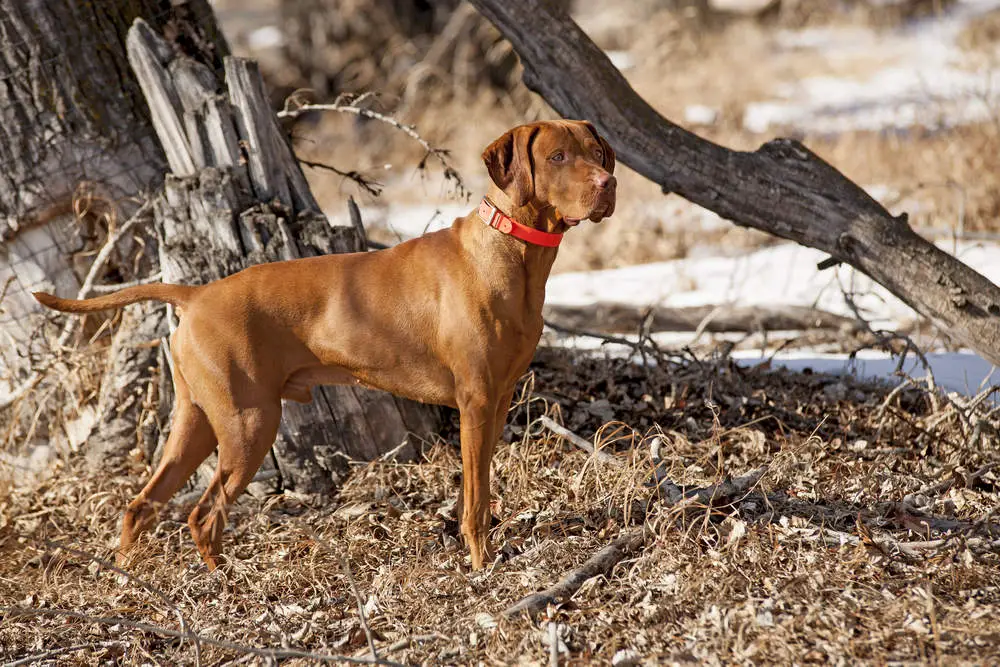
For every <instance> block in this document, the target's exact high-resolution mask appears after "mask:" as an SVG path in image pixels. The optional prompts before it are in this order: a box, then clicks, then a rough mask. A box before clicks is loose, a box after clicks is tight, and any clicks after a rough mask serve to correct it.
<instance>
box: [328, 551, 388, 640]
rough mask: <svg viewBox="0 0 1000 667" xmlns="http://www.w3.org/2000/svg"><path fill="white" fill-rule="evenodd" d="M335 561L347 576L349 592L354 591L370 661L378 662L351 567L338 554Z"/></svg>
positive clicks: (363, 604)
mask: <svg viewBox="0 0 1000 667" xmlns="http://www.w3.org/2000/svg"><path fill="white" fill-rule="evenodd" d="M337 560H338V561H340V567H342V568H343V570H344V573H345V574H346V575H347V581H348V582H349V583H350V584H351V590H352V591H354V599H355V601H356V602H357V603H358V618H359V619H360V620H361V629H362V630H364V631H365V637H367V638H368V650H369V651H371V654H372V659H373V660H378V652H377V651H376V650H375V639H374V638H373V637H372V631H371V628H369V627H368V619H367V617H366V616H365V601H364V599H363V598H362V597H361V591H360V590H359V589H358V582H356V581H355V580H354V573H353V572H351V566H350V564H349V563H348V562H347V559H346V558H344V557H343V556H341V555H340V554H339V553H338V554H337Z"/></svg>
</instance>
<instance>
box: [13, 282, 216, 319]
mask: <svg viewBox="0 0 1000 667" xmlns="http://www.w3.org/2000/svg"><path fill="white" fill-rule="evenodd" d="M199 289H201V288H200V287H193V286H189V285H168V284H165V283H152V284H150V285H136V286H134V287H126V288H125V289H123V290H119V291H117V292H112V293H111V294H106V295H104V296H99V297H96V298H93V299H60V298H59V297H57V296H53V295H52V294H48V293H46V292H32V296H34V297H35V298H36V299H38V302H39V303H40V304H42V305H43V306H45V307H47V308H52V309H53V310H60V311H62V312H64V313H93V312H95V311H98V310H110V309H111V308H121V307H122V306H127V305H129V304H130V303H137V302H139V301H165V302H166V303H169V304H171V305H173V306H177V307H184V306H185V305H187V303H188V301H190V300H191V297H192V296H193V295H194V293H195V292H196V291H197V290H199Z"/></svg>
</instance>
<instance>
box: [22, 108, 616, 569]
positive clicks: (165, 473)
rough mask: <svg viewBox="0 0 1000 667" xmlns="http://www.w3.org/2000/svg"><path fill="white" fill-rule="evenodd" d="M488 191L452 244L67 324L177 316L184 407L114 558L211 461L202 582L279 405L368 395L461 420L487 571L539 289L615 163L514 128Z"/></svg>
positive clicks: (297, 263)
mask: <svg viewBox="0 0 1000 667" xmlns="http://www.w3.org/2000/svg"><path fill="white" fill-rule="evenodd" d="M483 161H484V162H485V163H486V167H487V169H488V170H489V174H490V178H491V179H492V181H493V185H492V186H491V187H490V189H489V194H488V195H487V196H486V197H485V198H484V199H483V200H482V203H481V204H480V205H479V207H478V209H477V210H474V211H473V212H471V213H470V214H469V215H467V216H465V217H464V218H458V219H456V220H455V222H454V224H452V226H451V227H450V228H448V229H444V230H441V231H438V232H434V233H431V234H426V235H424V236H422V237H420V238H417V239H413V240H410V241H407V242H405V243H401V244H399V245H397V246H395V247H393V248H389V249H387V250H381V251H377V252H362V253H353V254H341V255H327V256H322V257H310V258H305V259H297V260H292V261H287V262H275V263H272V264H260V265H257V266H252V267H250V268H248V269H245V270H243V271H240V272H239V273H236V274H234V275H232V276H229V277H227V278H223V279H222V280H218V281H215V282H213V283H209V284H207V285H203V286H198V287H194V286H183V285H167V284H150V285H140V286H136V287H129V288H126V289H123V290H121V291H119V292H116V293H113V294H109V295H106V296H101V297H98V298H94V299H86V300H82V301H75V300H69V299H59V298H57V297H54V296H52V295H50V294H45V293H41V292H39V293H36V294H35V297H36V298H37V299H38V300H39V301H40V302H41V303H42V304H44V305H45V306H48V307H49V308H54V309H56V310H61V311H64V312H71V313H85V312H92V311H98V310H105V309H109V308H119V307H121V306H125V305H128V304H131V303H136V302H138V301H147V300H156V301H165V302H167V303H170V304H173V305H174V306H176V307H177V309H178V312H179V316H180V325H179V326H178V328H177V330H176V331H175V332H174V334H173V336H172V338H171V346H170V349H171V353H172V355H173V360H174V385H175V388H176V394H177V403H176V406H175V409H174V417H173V424H172V426H171V431H170V437H169V439H168V441H167V444H166V448H165V450H164V453H163V459H162V461H161V462H160V465H159V467H158V468H157V470H156V472H155V473H154V474H153V477H152V479H150V480H149V483H148V484H146V486H145V488H143V489H142V491H141V492H140V493H139V495H138V496H137V497H136V498H135V500H133V501H132V502H131V503H130V504H129V506H128V509H127V510H126V511H125V516H124V519H123V521H122V534H121V547H120V549H119V552H118V559H119V561H122V560H123V559H124V557H125V554H126V552H127V550H128V548H129V547H130V545H132V544H133V543H134V542H135V541H136V539H137V538H138V536H139V535H140V534H141V533H142V532H143V531H145V530H147V529H149V528H150V527H151V526H152V525H153V523H154V521H155V520H156V516H157V510H158V508H159V507H160V506H162V505H163V504H164V503H166V502H167V501H168V500H169V499H170V498H171V497H172V496H173V495H174V494H175V493H176V492H177V491H178V490H179V489H180V488H181V486H182V485H183V484H184V483H185V481H187V479H188V478H189V477H190V476H191V475H192V473H193V472H194V471H195V469H196V468H197V467H198V465H199V464H201V463H202V461H204V460H205V458H206V457H207V456H208V455H209V454H210V453H211V452H212V451H213V450H214V449H216V448H218V459H219V462H218V467H217V468H216V470H215V475H214V477H213V478H212V481H211V483H210V484H209V487H208V489H206V491H205V494H204V495H203V496H202V497H201V500H200V501H199V502H198V505H197V506H196V507H195V509H194V510H193V511H192V512H191V515H190V518H189V520H188V524H189V525H190V527H191V534H192V536H193V538H194V541H195V544H197V546H198V550H199V551H200V553H201V556H202V558H203V559H204V560H205V563H206V564H207V565H208V567H209V569H214V568H215V567H216V566H217V565H218V562H219V559H220V557H221V554H220V551H221V542H222V530H223V528H224V526H225V523H226V514H227V508H228V505H229V504H230V503H232V502H233V501H234V500H235V499H236V498H237V496H239V495H240V493H242V492H243V490H244V489H245V488H246V486H247V484H248V483H249V482H250V481H251V479H252V478H253V476H254V474H255V473H256V471H257V469H258V467H259V466H260V464H261V462H262V461H263V459H264V456H265V455H266V454H267V452H268V450H269V449H270V448H271V445H272V444H273V443H274V439H275V436H276V435H277V431H278V423H279V421H280V419H281V399H283V398H285V399H291V400H294V401H300V402H308V401H309V400H310V398H311V396H310V390H311V388H312V387H314V386H316V385H322V384H348V383H357V384H361V385H365V386H369V387H375V388H378V389H383V390H386V391H389V392H392V393H394V394H398V395H400V396H405V397H408V398H412V399H416V400H418V401H423V402H426V403H436V404H441V405H447V406H451V407H455V408H458V410H459V412H460V418H461V440H462V487H463V488H462V497H461V500H462V507H463V510H464V511H463V513H462V516H461V531H462V534H463V536H464V537H465V540H466V542H467V544H468V547H469V550H470V552H471V556H472V567H473V568H474V569H479V568H481V567H483V565H484V563H487V562H488V561H489V560H491V558H492V556H491V549H490V547H489V544H488V539H487V537H488V536H487V532H488V529H489V520H490V511H489V499H490V460H491V458H492V457H493V450H494V447H495V445H496V443H497V441H498V440H499V438H500V436H501V432H502V430H503V425H504V422H505V421H506V417H507V410H508V408H509V406H510V400H511V395H512V393H513V391H514V385H515V383H516V382H517V380H518V378H520V377H521V375H522V374H523V373H524V372H525V371H526V370H527V368H528V364H529V362H530V361H531V358H532V356H533V354H534V351H535V347H536V345H537V344H538V339H539V337H540V336H541V333H542V302H543V300H544V298H545V282H546V280H547V279H548V277H549V271H550V269H551V267H552V263H553V261H555V258H556V252H557V250H558V245H559V242H560V240H561V239H562V234H563V232H565V231H566V229H567V228H569V227H573V226H575V225H577V224H578V223H579V222H580V221H581V220H583V219H585V218H589V219H590V220H592V221H594V222H599V221H601V220H602V219H603V218H606V217H608V216H610V215H611V214H612V212H613V211H614V209H615V189H616V180H615V177H614V176H612V172H613V171H614V167H615V155H614V151H612V150H611V147H610V146H609V145H608V142H607V141H605V140H604V139H603V138H601V137H600V136H598V134H597V132H596V131H595V129H594V127H593V126H592V125H591V124H590V123H588V122H582V121H550V122H539V123H532V124H530V125H522V126H520V127H516V128H514V129H512V130H510V131H509V132H507V133H506V134H504V135H503V136H502V137H500V138H499V139H497V140H496V141H494V142H493V143H492V144H490V146H489V147H488V148H487V149H486V150H485V151H484V152H483Z"/></svg>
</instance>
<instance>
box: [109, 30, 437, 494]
mask: <svg viewBox="0 0 1000 667" xmlns="http://www.w3.org/2000/svg"><path fill="white" fill-rule="evenodd" d="M127 45H128V55H129V62H130V63H131V64H132V67H133V69H134V70H135V72H136V74H137V76H138V78H139V82H140V85H141V86H142V89H143V92H144V93H145V95H146V99H147V100H148V102H149V106H150V110H151V112H152V119H153V126H154V127H155V128H156V131H157V134H158V135H159V137H160V140H161V142H162V144H163V147H164V150H165V152H166V154H167V159H168V161H169V164H170V170H171V172H172V174H170V175H168V176H167V179H166V183H165V186H164V191H163V193H162V194H161V195H160V196H159V197H158V198H157V200H156V203H155V227H156V229H157V233H158V235H159V237H160V243H159V257H160V266H161V269H162V272H163V280H164V281H165V282H176V283H187V284H199V283H205V282H208V281H211V280H215V279H218V278H221V277H223V276H226V275H229V274H231V273H234V272H235V271H238V270H240V269H242V268H245V267H246V266H248V265H250V264H255V263H259V262H264V261H276V260H285V259H294V258H298V257H304V256H310V255H319V254H328V253H335V252H358V251H362V250H364V248H363V247H362V245H363V242H362V240H361V238H360V237H359V235H358V233H357V232H356V230H355V229H354V227H353V226H345V227H333V226H331V224H330V223H329V221H328V220H327V218H326V216H324V215H323V214H322V213H321V212H320V209H319V206H318V204H317V203H316V201H315V200H314V199H313V196H312V193H311V192H310V191H309V186H308V185H307V183H306V180H305V177H304V176H303V175H302V171H301V169H300V168H299V165H298V162H297V161H296V160H295V157H294V155H293V153H292V151H291V148H290V146H289V144H288V142H287V140H286V138H285V136H284V135H283V134H282V132H281V130H280V128H279V126H278V123H277V119H276V117H275V115H274V113H273V112H272V111H271V108H270V106H269V104H268V100H267V97H266V94H265V91H264V84H263V81H262V80H261V77H260V74H259V72H258V70H257V66H256V64H255V63H254V62H252V61H248V60H244V59H240V58H232V57H228V58H226V59H225V86H224V87H222V86H220V82H219V80H218V79H217V78H216V76H215V75H214V73H213V72H212V71H211V70H210V69H209V68H207V67H205V66H204V65H202V64H200V63H198V62H196V61H195V60H192V59H190V58H187V57H185V56H183V55H178V54H177V53H176V52H175V51H173V50H171V49H170V48H169V47H168V45H167V43H166V42H165V41H164V40H163V39H162V38H160V37H159V36H158V35H157V34H156V33H155V32H154V31H153V30H151V29H150V27H149V26H148V25H147V24H145V23H144V22H142V21H141V20H140V21H136V23H135V25H134V26H133V28H132V29H131V30H130V31H129V35H128V41H127ZM313 398H314V400H313V402H312V403H310V404H308V405H302V404H298V403H292V402H286V403H285V405H284V418H283V420H282V426H281V431H280V434H279V437H278V442H277V443H276V444H275V448H274V453H275V461H274V463H276V464H277V468H278V472H279V475H280V476H279V478H278V479H279V482H280V483H281V484H282V485H283V486H284V487H285V488H292V489H295V490H297V491H300V492H309V493H322V492H324V491H327V490H329V488H330V487H331V485H332V484H333V482H334V480H335V479H336V477H337V474H338V472H339V471H341V470H342V469H343V463H344V461H343V457H344V455H347V456H350V457H352V458H359V459H372V458H375V457H377V456H379V455H380V454H383V453H384V452H386V451H388V450H390V449H393V448H395V447H397V446H398V445H400V444H402V443H403V442H405V441H406V440H407V437H408V435H409V434H410V433H416V434H417V435H419V436H425V435H427V434H429V433H430V432H432V431H433V430H435V429H436V428H437V425H438V422H437V418H438V410H437V409H436V408H433V407H431V406H425V405H420V404H417V403H414V402H412V401H404V400H402V399H397V398H395V397H393V396H391V395H389V394H386V393H383V392H376V391H372V390H366V389H361V388H356V387H329V388H322V389H318V390H316V391H314V392H313ZM413 451H414V449H413V447H412V445H408V446H407V447H404V448H403V449H402V450H401V455H402V456H406V455H412V454H413Z"/></svg>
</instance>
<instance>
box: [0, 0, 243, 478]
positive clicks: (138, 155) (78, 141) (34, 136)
mask: <svg viewBox="0 0 1000 667" xmlns="http://www.w3.org/2000/svg"><path fill="white" fill-rule="evenodd" d="M137 16H143V17H146V19H147V20H148V21H149V22H150V23H151V24H153V25H155V26H156V27H157V28H158V29H160V30H164V31H166V32H168V33H169V34H170V35H171V48H172V49H176V50H179V51H184V52H188V53H197V54H199V55H200V57H202V59H203V60H204V62H206V63H207V64H208V65H209V66H211V67H218V68H221V65H222V57H223V56H224V55H225V54H226V53H227V47H226V44H225V41H224V40H223V39H222V37H221V33H220V32H219V30H218V27H217V26H216V25H215V23H214V19H213V17H212V13H211V9H210V7H209V6H208V5H207V2H206V0H187V1H185V2H171V1H170V0H108V1H104V2H99V3H94V2H90V3H83V2H78V1H75V0H56V1H53V2H43V1H42V0H31V1H28V2H25V1H24V0H0V39H2V40H3V44H4V46H3V49H0V80H2V81H3V82H4V83H3V85H2V86H0V166H2V169H0V285H6V284H7V283H8V280H10V283H9V285H8V287H9V289H7V290H6V293H5V295H4V297H5V298H4V300H3V307H2V311H0V333H2V334H3V338H4V341H5V342H4V345H3V346H2V347H0V407H6V404H8V403H9V402H10V401H11V400H12V398H13V396H11V397H7V398H5V397H4V396H3V394H4V393H6V391H7V390H10V389H20V390H22V391H20V392H18V391H15V392H13V394H14V395H20V396H27V397H28V401H29V402H30V401H31V398H30V394H29V392H30V389H31V388H32V386H34V381H32V382H30V383H29V382H25V380H26V379H27V378H32V377H37V374H35V373H32V372H30V371H31V370H32V369H31V368H30V367H29V364H31V363H32V362H35V363H38V362H40V363H42V364H44V363H47V362H49V361H51V360H52V358H53V357H54V355H55V354H57V353H58V350H53V349H50V348H49V347H48V345H47V344H46V341H45V340H44V337H42V336H39V335H38V331H39V329H40V327H41V324H42V322H43V320H44V315H43V314H42V313H41V312H40V308H39V307H38V304H37V302H35V301H34V299H33V298H32V297H31V295H30V292H31V291H32V290H38V289H41V290H45V291H55V292H58V293H70V294H76V292H77V290H78V289H79V288H80V286H81V279H82V277H83V275H84V274H86V272H87V270H88V268H89V264H90V260H91V259H92V258H93V255H92V253H91V252H90V251H91V250H93V249H94V248H95V247H96V246H97V245H99V244H100V242H101V238H100V237H101V236H102V235H104V234H105V232H106V230H105V229H104V227H111V226H113V225H114V224H121V223H122V222H124V220H125V219H126V218H128V217H129V216H130V215H131V214H132V213H133V212H134V210H135V209H136V207H137V199H138V197H137V196H138V195H139V194H140V193H141V192H143V191H147V190H149V189H150V188H154V187H157V186H158V185H159V183H160V182H161V181H162V178H163V172H164V170H165V168H166V160H165V157H164V155H163V151H162V150H161V148H160V146H159V143H158V142H157V140H156V135H155V132H154V131H153V128H152V126H151V124H150V118H149V113H148V111H147V109H146V106H145V104H144V103H143V99H142V95H141V93H140V91H139V87H138V85H137V82H136V80H135V78H134V76H133V75H132V72H131V70H130V69H129V68H128V66H127V65H128V64H127V61H126V57H125V49H124V37H125V33H126V31H127V30H128V27H129V26H130V25H131V23H132V21H133V20H134V19H135V18H136V17H137ZM83 211H87V212H83ZM137 235H138V236H140V237H141V236H142V233H141V231H140V232H138V233H137ZM130 239H131V237H129V240H130ZM146 241H149V239H146ZM122 246H123V247H122V248H121V251H120V252H119V253H118V255H116V257H117V259H118V260H119V261H116V262H111V263H110V265H109V267H108V270H107V272H106V273H107V275H108V276H109V277H111V278H112V280H126V281H127V280H129V279H131V278H132V277H133V273H134V270H135V269H138V270H139V271H142V272H148V271H151V270H153V268H154V267H155V260H154V259H153V258H151V257H150V256H149V255H148V254H147V255H144V256H143V255H142V254H141V252H140V251H141V248H140V246H138V245H136V244H134V243H129V242H128V241H126V242H124V243H123V244H122ZM147 246H148V243H147ZM136 257H142V259H141V261H138V262H136V261H135V259H136ZM140 308H142V307H140ZM151 313H152V311H151V310H139V309H137V310H136V311H133V313H131V314H130V315H129V317H130V318H131V317H135V321H137V322H142V326H141V327H139V329H132V328H122V329H120V331H119V332H118V334H116V336H115V339H114V341H113V343H112V345H111V347H110V348H109V359H108V363H107V366H108V368H109V372H107V373H106V374H105V377H104V381H103V382H102V384H101V391H100V399H99V402H98V406H99V413H100V416H99V418H98V425H97V435H96V436H95V437H92V438H91V444H92V445H93V455H92V456H91V459H92V460H94V461H96V462H97V463H98V465H100V466H102V467H105V468H106V466H107V459H106V456H107V455H108V454H109V452H110V451H111V450H113V449H115V447H114V446H113V443H117V445H120V448H124V452H121V451H119V452H117V453H118V454H122V453H127V451H128V449H130V448H131V447H132V446H134V445H135V444H136V442H137V440H140V441H141V439H142V438H141V436H140V437H137V429H139V422H140V420H143V416H142V415H143V414H147V413H144V411H143V410H144V408H143V406H144V405H146V404H147V403H148V401H147V400H145V399H143V400H137V398H141V397H143V396H145V395H147V394H148V390H149V388H150V385H149V380H150V379H151V378H153V376H155V374H156V373H155V370H156V368H157V366H158V360H157V357H158V352H157V350H156V349H155V347H150V345H149V344H148V340H149V339H148V338H145V337H142V335H146V334H150V333H152V332H153V331H154V330H155V326H153V325H154V324H155V322H153V321H150V320H149V319H148V317H146V316H147V315H150V314H151ZM137 331H138V332H139V333H140V334H142V335H140V336H139V337H136V336H134V335H133V334H135V333H136V332H137ZM8 343H11V344H10V345H9V346H8ZM151 369H152V372H151ZM3 379H6V380H7V382H6V383H5V382H3ZM44 381H45V380H44V378H43V382H44ZM55 382H60V383H61V382H62V381H61V380H56V381H55ZM5 384H6V385H7V386H6V387H5V386H4V385H5ZM88 392H89V389H87V390H86V391H84V392H83V393H88ZM71 403H72V402H71V401H65V402H64V401H58V400H57V401H53V402H52V403H51V404H54V405H57V406H58V407H56V408H54V409H49V410H46V411H45V419H43V420H42V424H43V425H44V424H46V422H53V423H54V422H55V421H56V420H57V417H56V413H57V412H65V413H66V414H65V415H62V416H63V417H64V418H67V419H72V418H73V417H74V414H73V410H72V408H71V407H67V406H69V405H70V404H71ZM33 409H34V408H32V410H33ZM23 412H24V411H23V410H21V413H23ZM30 412H31V410H29V413H30ZM13 418H14V419H16V418H17V416H16V415H14V417H13ZM144 423H145V424H146V425H147V426H149V425H151V424H154V423H153V422H150V421H148V420H146V421H144ZM154 425H155V424H154ZM142 430H144V431H145V432H146V433H147V435H149V436H150V437H153V438H154V439H155V437H156V433H155V428H152V430H150V429H149V428H145V427H143V428H142ZM50 435H51V434H50ZM43 437H45V436H43ZM105 445H107V446H108V448H106V447H105Z"/></svg>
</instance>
